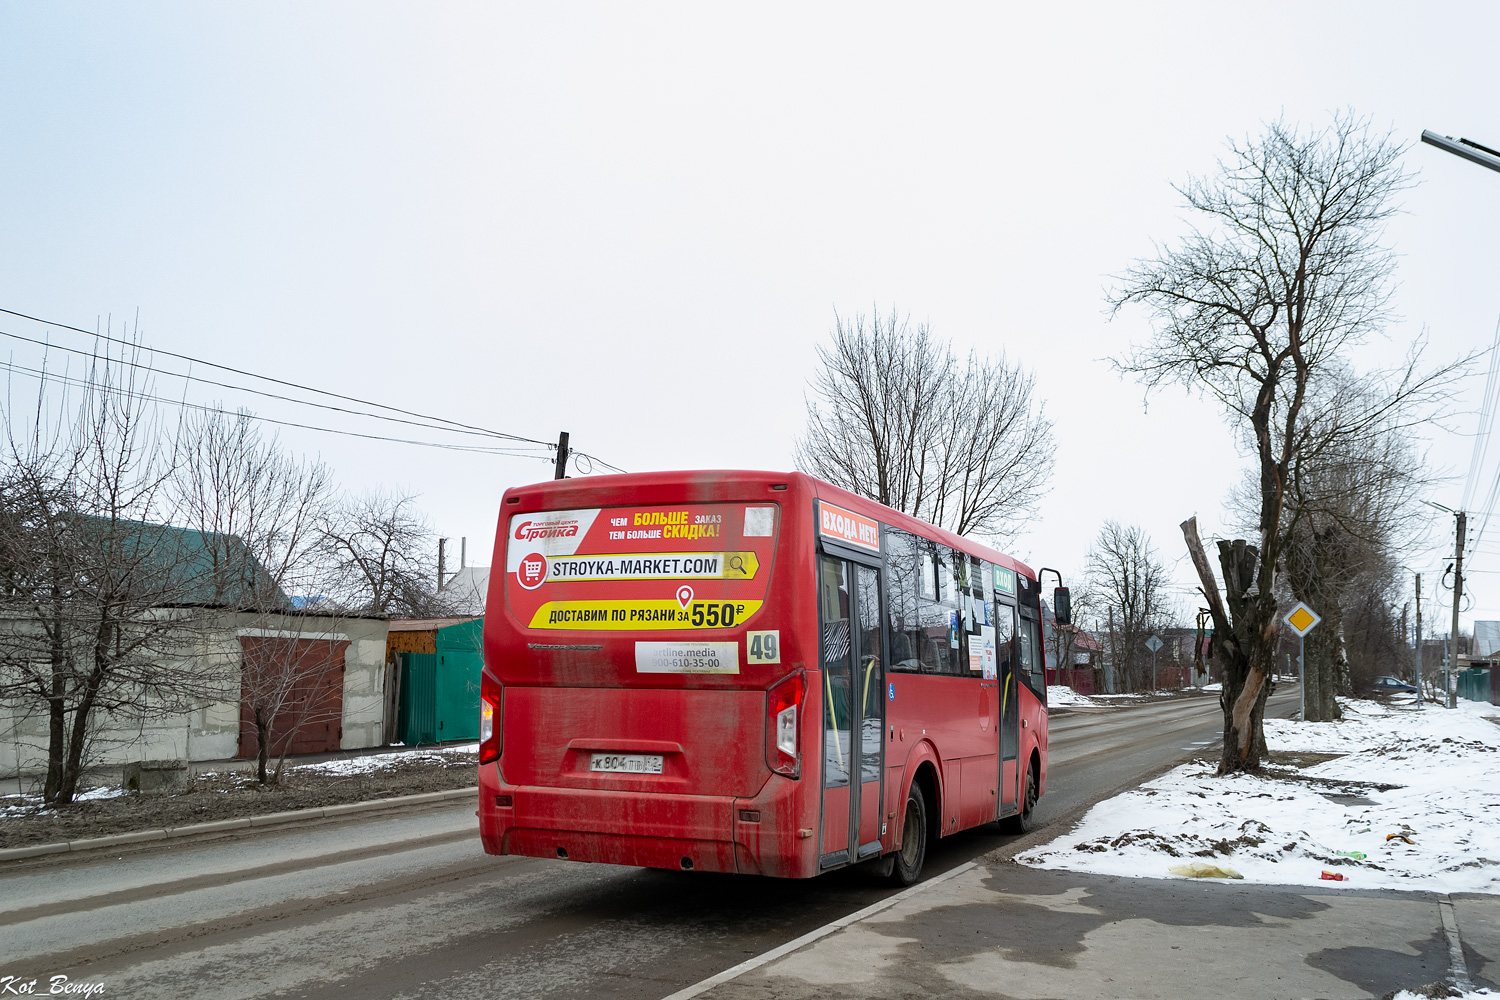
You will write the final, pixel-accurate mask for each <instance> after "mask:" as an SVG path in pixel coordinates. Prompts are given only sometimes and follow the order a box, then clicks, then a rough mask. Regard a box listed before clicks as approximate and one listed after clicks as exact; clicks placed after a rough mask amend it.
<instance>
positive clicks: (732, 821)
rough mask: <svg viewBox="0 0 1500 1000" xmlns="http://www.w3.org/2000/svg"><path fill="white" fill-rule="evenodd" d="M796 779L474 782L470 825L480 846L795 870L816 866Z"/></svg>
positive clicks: (757, 870)
mask: <svg viewBox="0 0 1500 1000" xmlns="http://www.w3.org/2000/svg"><path fill="white" fill-rule="evenodd" d="M799 786H800V783H799V782H793V781H787V780H784V779H776V780H772V781H769V782H767V784H766V786H765V787H764V788H762V789H761V791H760V794H758V795H756V796H755V797H754V798H734V797H731V796H719V795H682V794H671V793H644V792H612V791H601V790H597V789H576V788H557V787H542V786H534V785H506V784H502V783H499V782H494V783H491V782H490V781H485V780H481V788H480V794H481V801H480V808H479V833H480V839H481V840H482V841H483V844H484V849H485V851H486V853H489V854H517V855H522V856H525V857H533V858H565V859H567V860H569V861H593V862H600V863H604V864H614V865H634V866H639V867H644V868H669V869H676V870H693V871H712V872H738V873H741V874H755V875H775V876H781V877H790V878H797V877H805V876H809V875H815V874H817V871H818V868H817V855H816V841H815V840H814V839H813V838H812V837H811V833H812V831H811V830H806V831H799V830H798V829H796V827H795V820H794V817H795V816H796V815H798V812H797V809H796V808H795V806H796V802H795V799H796V796H797V794H798V793H799V792H800V791H801V788H800V787H799ZM778 817H785V821H784V822H782V821H778Z"/></svg>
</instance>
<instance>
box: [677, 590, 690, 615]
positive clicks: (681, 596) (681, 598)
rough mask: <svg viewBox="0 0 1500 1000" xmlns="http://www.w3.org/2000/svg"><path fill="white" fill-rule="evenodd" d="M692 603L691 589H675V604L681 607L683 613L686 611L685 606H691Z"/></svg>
mask: <svg viewBox="0 0 1500 1000" xmlns="http://www.w3.org/2000/svg"><path fill="white" fill-rule="evenodd" d="M692 601H693V588H692V587H678V588H677V603H678V604H681V605H682V607H683V610H684V611H685V610H687V606H688V605H689V604H691V603H692Z"/></svg>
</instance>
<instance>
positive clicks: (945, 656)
mask: <svg viewBox="0 0 1500 1000" xmlns="http://www.w3.org/2000/svg"><path fill="white" fill-rule="evenodd" d="M913 540H914V541H915V542H916V544H917V547H918V548H919V549H920V550H921V552H922V566H923V569H924V570H926V569H928V568H929V567H930V568H931V574H930V578H931V580H932V585H931V586H932V589H931V591H929V593H932V594H943V593H947V592H951V590H952V588H953V585H952V583H951V582H950V581H949V580H948V574H949V572H950V571H949V568H948V562H949V558H948V556H947V553H948V550H947V549H946V548H940V547H939V546H937V545H936V544H935V543H933V542H930V541H928V540H927V539H925V538H920V537H919V538H915V539H913ZM924 575H926V574H924ZM950 603H951V600H945V599H943V598H936V599H934V598H931V597H927V596H924V597H923V598H922V599H921V600H919V601H918V602H917V627H918V631H919V632H920V633H921V637H920V639H921V641H920V645H919V646H918V649H917V657H918V658H919V659H920V660H921V661H922V672H923V673H927V674H947V673H952V672H953V662H954V660H955V658H956V657H955V656H954V649H953V644H954V641H955V635H954V629H953V616H954V609H953V608H952V607H950Z"/></svg>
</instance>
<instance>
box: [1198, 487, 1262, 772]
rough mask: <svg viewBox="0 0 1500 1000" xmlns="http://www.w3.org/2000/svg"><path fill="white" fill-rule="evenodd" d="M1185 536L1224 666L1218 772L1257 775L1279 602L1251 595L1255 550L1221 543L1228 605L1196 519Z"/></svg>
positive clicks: (1236, 543) (1256, 558) (1235, 543)
mask: <svg viewBox="0 0 1500 1000" xmlns="http://www.w3.org/2000/svg"><path fill="white" fill-rule="evenodd" d="M1182 535H1183V538H1184V539H1185V540H1186V541H1187V547H1188V554H1189V555H1191V556H1192V559H1193V568H1194V569H1196V570H1197V571H1198V580H1199V582H1200V583H1201V584H1202V589H1203V597H1204V599H1205V600H1206V601H1207V602H1208V608H1209V614H1210V615H1211V616H1212V618H1213V621H1214V655H1215V656H1217V657H1218V659H1219V663H1220V665H1221V668H1222V675H1223V685H1224V686H1223V690H1222V692H1221V693H1220V695H1219V705H1220V707H1221V708H1222V709H1223V711H1224V749H1223V753H1222V755H1221V756H1220V758H1219V773H1220V774H1235V773H1240V772H1251V773H1257V772H1259V771H1260V762H1261V757H1262V756H1263V755H1264V754H1265V747H1266V743H1265V732H1264V730H1263V728H1262V726H1261V719H1262V717H1263V716H1264V714H1265V709H1266V697H1267V696H1268V695H1269V694H1270V692H1271V685H1270V683H1269V682H1270V676H1271V669H1270V668H1271V658H1272V657H1273V656H1274V655H1275V646H1274V643H1275V637H1276V601H1275V599H1274V598H1272V597H1270V596H1267V595H1265V594H1264V593H1257V594H1254V595H1251V594H1249V593H1248V591H1249V589H1250V587H1251V585H1252V584H1253V583H1254V582H1255V579H1256V570H1257V567H1258V563H1259V550H1258V549H1256V547H1255V546H1253V545H1250V544H1247V543H1246V542H1245V541H1244V539H1236V540H1235V541H1233V542H1220V543H1219V569H1220V572H1221V573H1222V575H1223V577H1224V590H1225V594H1226V595H1227V601H1226V600H1225V599H1224V598H1221V597H1220V596H1219V586H1218V583H1217V582H1216V581H1215V580H1214V574H1213V570H1212V568H1211V567H1210V566H1209V563H1208V557H1207V556H1206V555H1205V554H1204V552H1203V543H1202V542H1200V541H1199V540H1198V519H1197V518H1196V517H1193V518H1188V519H1187V520H1186V521H1184V522H1183V523H1182ZM1226 605H1227V607H1226Z"/></svg>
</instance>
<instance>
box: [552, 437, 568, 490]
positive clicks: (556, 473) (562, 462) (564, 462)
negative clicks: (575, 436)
mask: <svg viewBox="0 0 1500 1000" xmlns="http://www.w3.org/2000/svg"><path fill="white" fill-rule="evenodd" d="M552 478H553V479H567V478H568V432H567V431H562V432H560V433H559V434H558V435H557V467H556V468H555V469H554V470H553V472H552Z"/></svg>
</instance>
